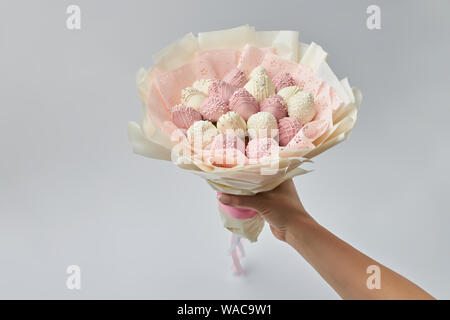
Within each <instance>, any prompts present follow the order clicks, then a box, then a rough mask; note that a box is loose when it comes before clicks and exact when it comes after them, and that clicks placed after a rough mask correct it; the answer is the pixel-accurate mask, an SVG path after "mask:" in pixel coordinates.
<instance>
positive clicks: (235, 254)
mask: <svg viewBox="0 0 450 320" xmlns="http://www.w3.org/2000/svg"><path fill="white" fill-rule="evenodd" d="M221 194H222V192H220V191H218V192H217V202H218V205H219V211H220V212H222V213H223V214H226V215H228V216H230V217H231V218H233V219H238V220H240V221H244V220H247V221H248V220H249V219H253V218H255V216H257V214H258V212H257V211H255V210H252V209H247V208H236V207H231V206H228V205H225V204H223V203H222V202H220V201H219V197H220V195H221ZM228 229H229V230H230V231H231V232H232V233H231V244H230V249H229V253H230V255H231V259H232V260H233V265H232V267H231V268H232V270H233V271H234V272H235V274H236V275H241V274H243V273H244V270H243V268H242V265H241V262H240V259H241V258H242V257H244V256H245V252H244V246H243V243H242V241H243V240H244V239H243V237H242V235H240V234H239V233H238V232H234V231H237V230H233V228H228ZM258 233H259V232H258Z"/></svg>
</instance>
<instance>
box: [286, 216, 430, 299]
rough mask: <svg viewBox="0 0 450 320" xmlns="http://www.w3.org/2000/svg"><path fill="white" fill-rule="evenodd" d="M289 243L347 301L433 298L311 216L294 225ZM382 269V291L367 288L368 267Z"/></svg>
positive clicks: (291, 227)
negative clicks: (334, 233) (337, 235)
mask: <svg viewBox="0 0 450 320" xmlns="http://www.w3.org/2000/svg"><path fill="white" fill-rule="evenodd" d="M286 241H287V242H288V243H289V244H290V245H291V246H292V247H294V248H295V249H296V250H297V251H298V252H299V253H300V254H301V255H302V256H303V257H304V258H305V260H306V261H307V262H308V263H309V264H311V266H312V267H313V268H314V269H315V270H316V271H317V272H318V273H319V274H320V275H321V276H322V277H323V278H324V280H325V281H326V282H327V283H328V284H329V285H330V286H331V287H332V288H333V289H334V290H335V291H336V292H337V293H338V294H339V295H340V296H341V297H342V298H344V299H432V298H433V297H432V296H430V295H429V294H428V293H426V292H425V291H424V290H422V289H421V288H419V287H418V286H416V285H415V284H413V283H412V282H410V281H409V280H407V279H405V278H404V277H402V276H400V275H399V274H397V273H395V272H394V271H392V270H390V269H388V268H386V267H384V266H383V265H381V264H379V263H377V262H376V261H375V260H373V259H371V258H369V257H367V256H366V255H364V254H362V253H361V252H359V251H358V250H356V249H355V248H353V247H352V246H350V245H349V244H347V243H346V242H344V241H342V240H341V239H339V238H338V237H336V236H335V235H333V234H332V233H331V232H329V231H328V230H327V229H325V228H324V227H322V226H321V225H319V224H318V223H317V222H316V221H314V220H313V219H312V218H311V217H309V216H307V215H302V216H300V217H299V218H298V219H297V220H296V221H294V222H292V223H291V224H290V226H289V227H288V230H287V233H286ZM371 265H375V266H378V267H379V268H380V270H381V272H380V275H381V288H380V289H372V290H370V289H369V288H368V287H367V278H368V277H369V276H370V274H367V267H369V266H371Z"/></svg>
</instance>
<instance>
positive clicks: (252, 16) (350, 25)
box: [0, 0, 450, 299]
mask: <svg viewBox="0 0 450 320" xmlns="http://www.w3.org/2000/svg"><path fill="white" fill-rule="evenodd" d="M373 3H374V4H378V5H380V7H381V10H382V29H381V30H377V31H369V30H368V29H367V28H366V17H367V15H366V8H367V6H368V5H369V4H373ZM69 4H78V5H80V7H81V10H82V28H81V30H79V31H69V30H67V29H66V18H67V15H66V13H65V11H66V8H67V6H68V5H69ZM449 12H450V2H448V1H432V2H431V1H414V2H413V1H395V2H394V1H389V2H388V1H370V2H369V1H359V0H355V1H339V2H338V3H337V1H298V0H296V1H283V0H277V1H262V0H259V1H242V0H239V1H231V0H228V1H194V0H190V1H169V0H164V1H145V2H144V1H106V0H105V1H81V0H77V1H70V2H69V1H42V0H41V1H31V0H30V1H18V0H14V1H12V0H11V1H5V0H1V6H0V24H1V50H0V58H1V59H0V63H1V72H0V87H1V91H0V93H1V95H0V99H1V100H0V106H1V109H0V114H1V116H0V147H1V149H0V150H1V151H0V152H1V155H0V174H1V176H0V297H1V298H226V299H228V298H238V299H240V298H250V299H251V298H255V299H260V298H267V299H286V298H289V299H290V298H295V299H301V298H308V299H313V298H322V299H336V298H339V297H338V296H337V295H336V294H335V293H334V292H333V290H332V289H331V288H330V287H329V286H328V285H327V284H326V283H325V282H324V281H323V280H322V279H321V278H320V277H319V276H318V275H317V274H316V273H315V271H314V270H313V269H312V268H311V267H310V266H309V265H308V264H307V263H306V262H305V261H304V260H303V259H302V258H301V257H300V256H299V255H298V254H297V253H296V252H294V250H293V249H291V248H290V247H288V246H287V245H286V244H283V243H281V242H278V241H277V240H275V239H274V238H273V237H272V235H271V234H270V232H269V230H268V228H266V229H265V230H264V231H263V233H262V236H261V238H260V241H259V242H258V243H256V244H252V245H247V252H248V257H247V258H245V260H244V262H243V263H244V265H245V268H246V269H247V271H248V275H247V276H246V277H241V278H237V277H234V276H232V275H231V273H230V271H229V266H230V257H229V256H228V255H227V253H226V252H227V247H228V244H229V233H228V232H227V231H225V230H224V229H223V227H222V225H221V222H220V219H219V216H218V213H217V211H216V201H215V194H214V192H213V191H212V189H210V188H209V187H208V186H207V185H206V183H205V182H204V181H203V180H201V179H199V178H198V177H195V176H193V175H190V174H188V173H185V172H181V171H180V170H178V169H177V168H176V167H174V165H173V164H172V163H165V162H160V161H152V160H149V159H146V158H144V157H141V156H137V155H134V154H133V153H132V152H131V149H130V146H129V144H128V141H127V137H126V124H127V121H128V120H139V119H140V118H141V106H140V103H139V101H138V96H137V92H136V88H135V82H134V81H135V73H136V71H137V70H138V68H139V67H141V66H149V65H150V64H151V55H152V53H154V52H155V51H157V50H158V49H160V48H162V47H163V46H165V45H166V44H168V43H169V42H171V41H173V40H175V39H177V38H179V37H181V36H182V35H183V34H184V33H186V32H189V31H192V32H194V33H197V32H199V31H208V30H215V29H222V28H229V27H234V26H237V25H241V24H245V23H249V24H251V25H255V26H256V27H257V29H259V30H279V29H291V30H299V31H300V37H301V39H302V41H304V42H310V41H312V40H314V41H316V42H318V43H319V44H321V45H322V46H323V47H324V48H325V49H326V50H327V51H328V52H329V53H330V56H329V63H330V65H331V66H332V67H333V69H334V70H335V72H336V73H337V75H338V76H339V77H340V78H343V77H345V76H348V77H349V78H350V81H351V84H352V85H355V86H358V87H359V88H360V89H361V90H362V92H363V94H364V101H363V105H362V108H361V112H360V115H359V120H358V123H357V125H356V128H355V130H354V131H353V134H352V136H351V137H350V139H349V140H347V141H345V142H344V143H343V144H341V145H339V146H337V147H336V148H334V149H331V150H329V151H328V152H326V153H324V154H322V155H321V156H319V157H317V158H316V159H315V162H316V164H315V169H316V171H314V172H313V173H311V174H308V175H306V176H302V177H299V178H296V179H295V182H296V185H297V187H298V190H299V193H300V195H301V198H302V200H303V202H304V204H305V206H306V208H307V210H309V211H310V212H311V214H312V215H313V216H314V217H315V218H316V219H317V220H318V221H319V222H320V223H322V224H323V225H324V226H326V227H327V228H329V229H330V230H331V231H333V232H334V233H336V234H337V235H338V236H340V237H341V238H343V239H344V240H346V241H348V242H349V243H350V244H352V245H354V246H355V247H356V248H358V249H360V250H362V251H363V252H365V253H366V254H368V255H370V256H371V257H373V258H375V259H377V260H378V261H379V262H380V263H384V264H386V265H387V266H389V267H391V268H393V269H394V270H396V271H398V272H400V273H401V274H403V275H404V276H406V277H408V278H409V279H411V280H413V281H414V282H416V283H418V284H419V285H421V286H422V287H424V288H425V289H427V290H428V291H429V292H430V293H431V294H433V295H435V296H436V297H438V298H447V299H449V298H450V289H449V287H448V285H449V283H450V281H449V268H450V259H449V243H450V233H449V232H448V226H449V222H450V216H449V209H448V208H449V205H448V198H447V197H448V191H449V190H450V185H449V178H450V173H449V170H448V167H449V160H448V159H449V156H450V152H449V147H448V145H449V139H450V133H449V129H448V127H447V125H448V118H449V116H450V109H449V105H448V85H449V72H450V68H449V63H448V57H449V56H450V43H449V41H448V33H449V31H450V20H449V19H448V13H449ZM71 264H77V265H80V266H81V269H82V289H81V290H80V291H70V290H68V289H67V288H66V286H65V281H66V277H67V275H66V273H65V271H66V267H67V266H68V265H71Z"/></svg>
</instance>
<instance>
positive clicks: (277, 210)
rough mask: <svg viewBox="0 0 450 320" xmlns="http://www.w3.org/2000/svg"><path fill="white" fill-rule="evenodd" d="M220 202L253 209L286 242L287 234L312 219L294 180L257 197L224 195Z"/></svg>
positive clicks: (275, 234)
mask: <svg viewBox="0 0 450 320" xmlns="http://www.w3.org/2000/svg"><path fill="white" fill-rule="evenodd" d="M219 200H220V201H221V202H222V203H223V204H226V205H229V206H233V207H242V208H251V209H254V210H256V211H258V212H259V214H260V215H261V216H262V217H263V219H264V220H266V221H267V222H268V223H269V225H270V229H271V230H272V233H273V235H274V236H275V237H276V238H277V239H279V240H282V241H286V232H287V231H288V229H289V228H290V227H291V226H294V225H295V224H296V222H298V221H300V220H302V219H312V218H311V217H310V216H309V214H308V213H307V212H306V210H305V208H303V205H302V203H301V201H300V199H299V197H298V194H297V191H296V189H295V185H294V182H293V181H292V179H289V180H286V181H285V182H283V183H282V184H280V185H279V186H278V187H277V188H275V189H273V190H271V191H267V192H262V193H258V194H257V195H255V196H234V195H228V194H222V195H221V196H220V198H219Z"/></svg>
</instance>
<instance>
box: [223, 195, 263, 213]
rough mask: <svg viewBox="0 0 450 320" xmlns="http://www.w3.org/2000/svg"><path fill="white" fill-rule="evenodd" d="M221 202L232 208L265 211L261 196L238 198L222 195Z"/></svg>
mask: <svg viewBox="0 0 450 320" xmlns="http://www.w3.org/2000/svg"><path fill="white" fill-rule="evenodd" d="M219 201H220V202H222V203H223V204H225V205H227V206H231V207H240V208H250V209H254V210H256V211H258V212H262V211H263V210H264V203H265V202H264V201H263V199H261V197H260V196H259V195H254V196H236V195H231V194H225V193H224V194H221V195H220V197H219Z"/></svg>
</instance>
